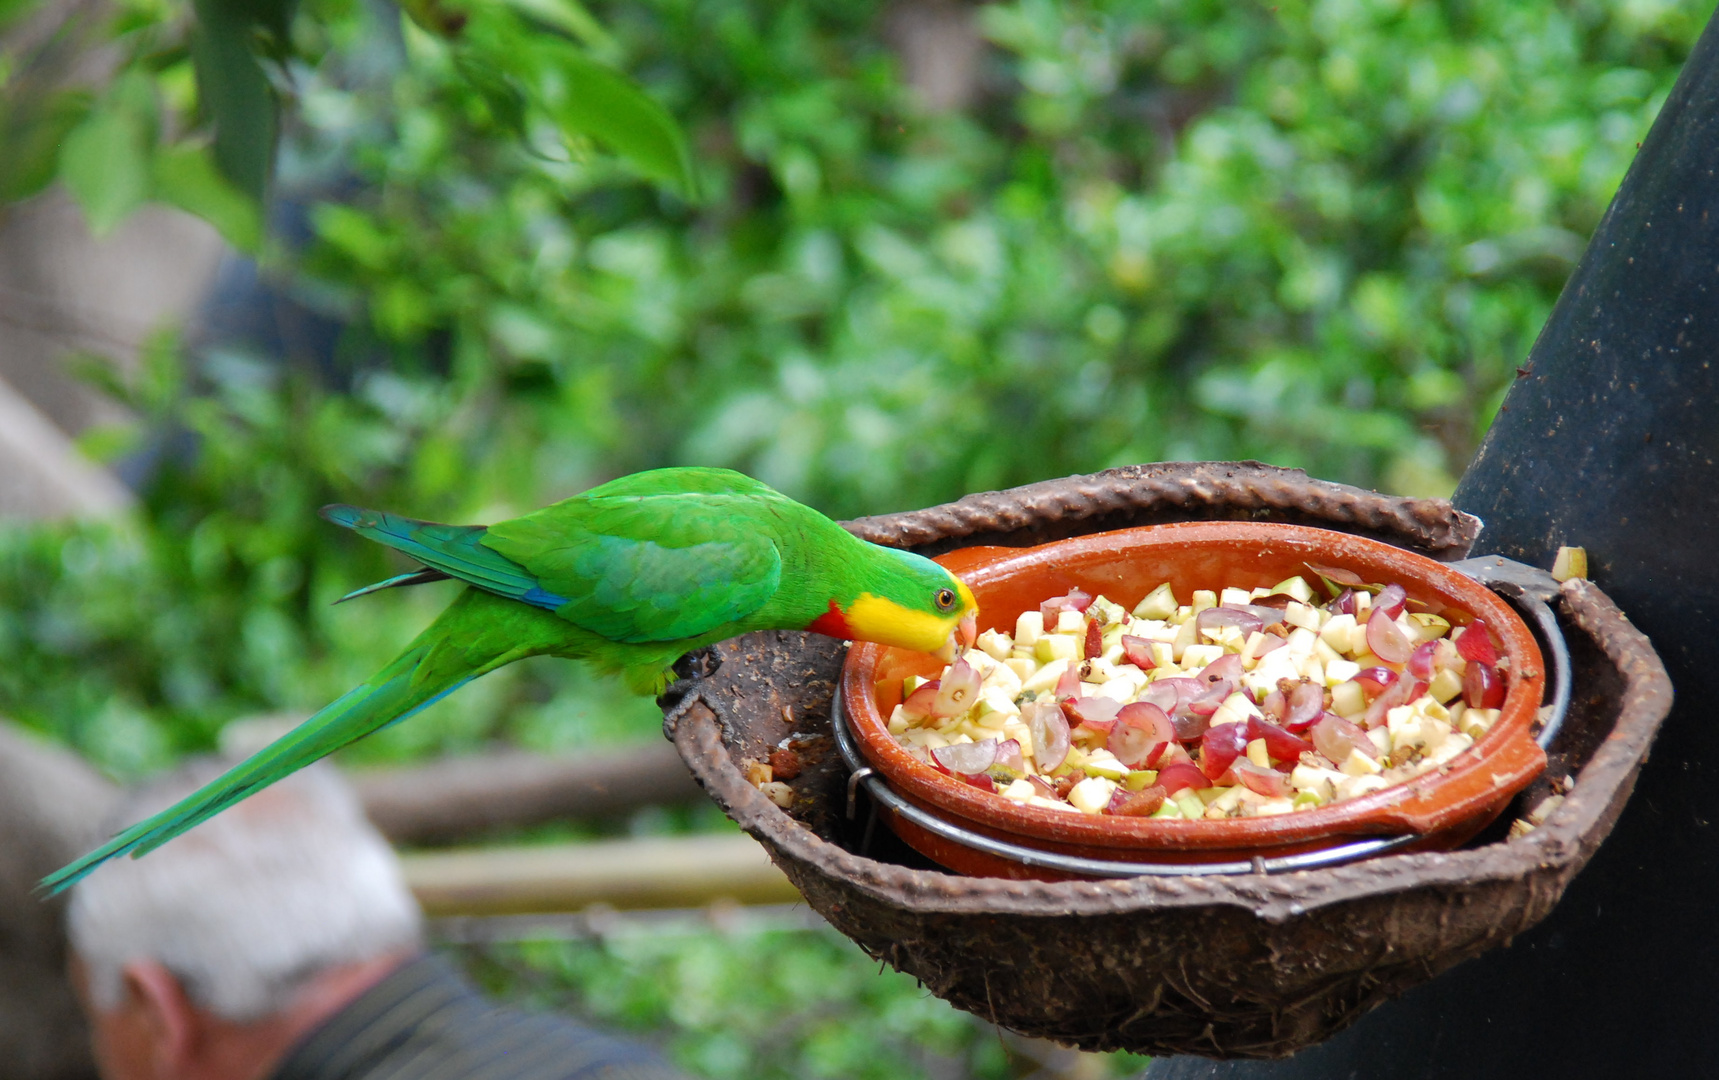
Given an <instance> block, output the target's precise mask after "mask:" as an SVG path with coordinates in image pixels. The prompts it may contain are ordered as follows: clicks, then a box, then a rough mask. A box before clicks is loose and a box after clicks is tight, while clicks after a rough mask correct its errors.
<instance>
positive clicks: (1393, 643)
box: [1367, 607, 1414, 664]
mask: <svg viewBox="0 0 1719 1080" xmlns="http://www.w3.org/2000/svg"><path fill="white" fill-rule="evenodd" d="M1367 648H1369V649H1371V650H1372V651H1373V655H1374V656H1377V657H1378V658H1379V659H1381V660H1383V661H1385V662H1386V663H1387V664H1400V663H1402V662H1403V661H1405V660H1407V659H1408V658H1409V656H1410V654H1412V653H1413V652H1414V645H1413V644H1411V643H1410V641H1409V638H1408V635H1407V634H1405V633H1403V631H1402V628H1401V627H1399V626H1398V625H1397V623H1396V619H1395V617H1393V616H1392V615H1390V614H1389V613H1387V612H1386V611H1385V609H1384V608H1382V607H1375V608H1374V609H1373V613H1372V614H1371V615H1369V616H1367Z"/></svg>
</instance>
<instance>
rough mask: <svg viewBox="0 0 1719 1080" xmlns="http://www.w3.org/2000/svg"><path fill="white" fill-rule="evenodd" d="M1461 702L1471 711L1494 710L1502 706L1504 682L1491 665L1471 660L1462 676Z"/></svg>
mask: <svg viewBox="0 0 1719 1080" xmlns="http://www.w3.org/2000/svg"><path fill="white" fill-rule="evenodd" d="M1462 700H1463V701H1464V702H1466V703H1467V704H1468V707H1469V708H1471V709H1496V708H1499V707H1501V706H1502V705H1503V704H1504V680H1503V679H1501V678H1499V677H1498V669H1497V668H1495V667H1493V666H1492V665H1491V664H1482V663H1480V662H1478V661H1474V660H1471V661H1469V664H1468V670H1467V671H1465V672H1463V675H1462Z"/></svg>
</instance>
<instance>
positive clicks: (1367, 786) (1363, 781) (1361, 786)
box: [1337, 774, 1391, 799]
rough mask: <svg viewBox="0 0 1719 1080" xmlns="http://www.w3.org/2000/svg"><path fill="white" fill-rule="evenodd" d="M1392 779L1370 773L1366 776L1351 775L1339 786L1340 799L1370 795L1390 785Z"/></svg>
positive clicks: (1338, 795) (1338, 794)
mask: <svg viewBox="0 0 1719 1080" xmlns="http://www.w3.org/2000/svg"><path fill="white" fill-rule="evenodd" d="M1390 783H1391V782H1390V781H1389V780H1386V779H1385V778H1384V777H1383V776H1378V775H1373V774H1369V775H1366V776H1351V777H1349V778H1348V779H1346V780H1344V781H1343V783H1341V784H1339V785H1338V787H1337V797H1338V798H1339V799H1355V798H1359V797H1360V796H1362V795H1369V794H1371V793H1373V792H1375V791H1379V790H1380V789H1382V788H1385V787H1389V786H1390Z"/></svg>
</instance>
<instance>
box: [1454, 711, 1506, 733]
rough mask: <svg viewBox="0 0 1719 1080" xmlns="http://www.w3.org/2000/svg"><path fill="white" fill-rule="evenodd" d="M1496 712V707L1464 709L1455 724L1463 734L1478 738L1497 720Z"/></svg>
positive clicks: (1490, 728)
mask: <svg viewBox="0 0 1719 1080" xmlns="http://www.w3.org/2000/svg"><path fill="white" fill-rule="evenodd" d="M1498 713H1499V710H1497V709H1464V710H1463V712H1462V715H1461V716H1460V717H1458V718H1457V724H1458V725H1459V726H1460V730H1461V731H1462V733H1463V734H1464V735H1467V736H1468V737H1469V738H1471V739H1479V738H1480V737H1481V736H1482V735H1484V734H1486V733H1487V732H1488V731H1490V730H1492V725H1493V724H1496V723H1497V722H1498Z"/></svg>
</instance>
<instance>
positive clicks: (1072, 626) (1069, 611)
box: [1055, 608, 1086, 634]
mask: <svg viewBox="0 0 1719 1080" xmlns="http://www.w3.org/2000/svg"><path fill="white" fill-rule="evenodd" d="M1055 633H1058V634H1085V633H1086V613H1085V612H1083V611H1076V610H1074V609H1073V608H1063V609H1062V610H1061V611H1059V612H1057V613H1056V629H1055Z"/></svg>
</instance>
